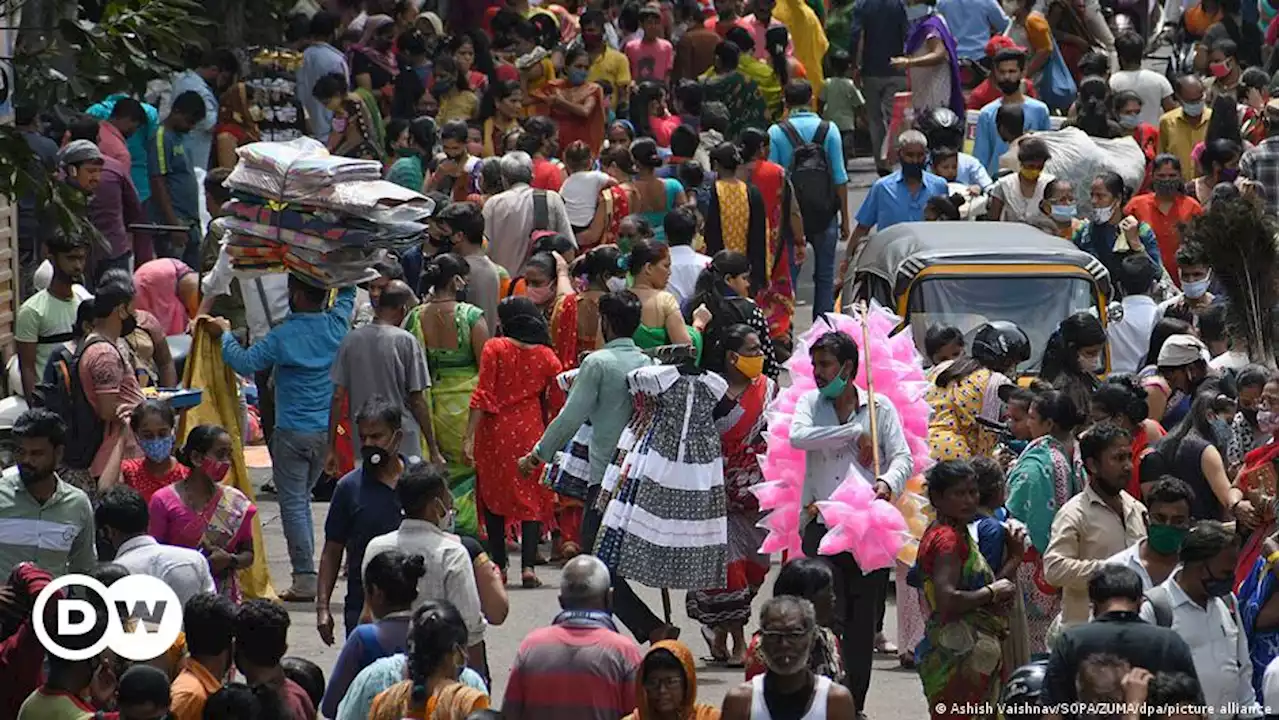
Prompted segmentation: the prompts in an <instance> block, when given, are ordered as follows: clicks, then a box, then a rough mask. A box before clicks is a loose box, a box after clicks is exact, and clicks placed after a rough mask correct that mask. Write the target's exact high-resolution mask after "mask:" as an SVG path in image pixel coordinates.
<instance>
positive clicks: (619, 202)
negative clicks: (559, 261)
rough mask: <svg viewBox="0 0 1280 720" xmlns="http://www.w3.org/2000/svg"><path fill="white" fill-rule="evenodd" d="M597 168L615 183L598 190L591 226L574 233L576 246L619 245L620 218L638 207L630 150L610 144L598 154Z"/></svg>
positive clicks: (624, 146) (633, 162) (633, 161)
mask: <svg viewBox="0 0 1280 720" xmlns="http://www.w3.org/2000/svg"><path fill="white" fill-rule="evenodd" d="M600 169H601V170H603V171H604V172H605V173H606V174H608V175H609V177H611V178H613V180H614V183H615V184H613V185H610V186H609V187H606V188H604V189H603V190H601V191H600V196H599V199H598V200H597V202H596V211H595V214H594V215H593V216H592V217H591V224H590V225H588V226H587V228H586V229H585V230H583V231H582V232H578V233H575V235H576V238H577V241H578V247H595V246H597V245H600V246H603V245H613V244H617V243H619V239H620V238H619V234H620V232H619V231H620V229H621V224H622V220H623V218H626V217H627V216H628V215H630V214H631V213H632V208H637V207H639V206H640V192H639V191H638V190H636V186H635V183H633V182H632V181H631V178H632V176H633V175H635V171H636V162H635V158H633V157H632V156H631V149H630V148H629V147H627V146H626V145H625V144H618V145H613V144H610V145H609V147H607V148H606V149H605V151H604V152H602V153H600Z"/></svg>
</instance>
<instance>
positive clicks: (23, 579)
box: [0, 563, 92, 718]
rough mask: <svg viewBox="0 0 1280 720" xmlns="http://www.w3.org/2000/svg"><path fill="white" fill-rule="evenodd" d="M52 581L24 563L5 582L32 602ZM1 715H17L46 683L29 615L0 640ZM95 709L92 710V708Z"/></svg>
mask: <svg viewBox="0 0 1280 720" xmlns="http://www.w3.org/2000/svg"><path fill="white" fill-rule="evenodd" d="M52 580H53V576H52V575H50V574H49V573H48V571H46V570H42V569H40V568H38V567H36V566H35V565H34V564H32V563H21V564H19V565H18V566H17V567H15V568H14V569H13V572H12V573H10V574H9V579H8V580H7V581H6V583H5V584H6V585H8V586H10V587H12V588H14V590H16V591H17V592H19V593H21V594H22V595H25V596H26V597H27V598H29V599H30V601H31V602H32V603H34V602H35V599H36V596H37V595H39V594H40V593H41V592H43V591H44V587H45V585H48V584H49V583H50V582H51V581H52ZM0 677H3V678H4V679H5V682H0V717H6V718H16V717H18V710H19V709H20V708H21V707H22V703H23V701H25V700H26V699H27V696H28V695H30V694H31V693H32V692H34V691H35V690H36V688H38V687H40V684H41V683H43V682H44V646H42V645H41V644H40V639H39V638H37V637H36V631H35V628H34V627H32V625H31V616H30V614H28V615H27V616H26V617H24V618H23V619H22V623H21V624H20V625H18V628H17V630H14V632H13V634H11V635H10V636H9V637H7V638H4V639H3V640H0ZM90 712H92V709H90Z"/></svg>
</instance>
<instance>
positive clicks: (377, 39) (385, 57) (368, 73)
mask: <svg viewBox="0 0 1280 720" xmlns="http://www.w3.org/2000/svg"><path fill="white" fill-rule="evenodd" d="M395 33H396V25H395V19H393V18H392V17H391V16H390V15H373V16H370V17H369V18H368V19H367V20H365V22H364V33H363V35H361V37H360V42H359V43H357V44H355V45H353V46H352V47H351V49H350V50H348V51H347V67H349V68H351V79H352V82H353V83H354V84H355V86H356V87H358V88H363V89H365V90H369V91H371V92H373V93H374V94H375V95H376V96H377V97H379V99H380V101H381V100H389V99H390V97H389V93H390V91H391V89H392V86H393V83H394V82H395V79H396V76H397V75H399V74H400V68H399V66H398V64H397V63H396V57H395V53H394V52H393V51H392V48H393V46H394V45H395V37H396V36H395ZM383 109H384V110H390V105H389V104H388V105H386V107H384V108H383Z"/></svg>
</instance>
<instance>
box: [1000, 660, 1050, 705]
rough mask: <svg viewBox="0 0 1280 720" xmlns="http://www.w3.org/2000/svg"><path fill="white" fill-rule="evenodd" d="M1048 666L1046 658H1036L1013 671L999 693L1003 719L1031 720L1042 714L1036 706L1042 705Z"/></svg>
mask: <svg viewBox="0 0 1280 720" xmlns="http://www.w3.org/2000/svg"><path fill="white" fill-rule="evenodd" d="M1048 667H1049V661H1048V660H1037V661H1035V662H1033V663H1030V664H1027V665H1023V666H1022V667H1020V668H1018V669H1017V670H1014V671H1013V674H1011V675H1010V676H1009V682H1007V683H1005V686H1004V690H1002V691H1001V693H1000V702H1001V703H1002V705H1003V707H1004V717H1005V720H1031V718H1039V717H1040V716H1041V715H1042V714H1043V713H1042V712H1038V711H1037V708H1040V707H1041V706H1043V705H1044V702H1043V700H1044V674H1045V670H1047V669H1048Z"/></svg>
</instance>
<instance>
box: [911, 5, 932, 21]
mask: <svg viewBox="0 0 1280 720" xmlns="http://www.w3.org/2000/svg"><path fill="white" fill-rule="evenodd" d="M932 10H933V8H931V7H929V6H928V5H925V4H923V3H921V4H917V5H908V6H907V20H909V21H911V22H916V21H917V20H923V19H924V18H926V17H928V16H929V13H930V12H932Z"/></svg>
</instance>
